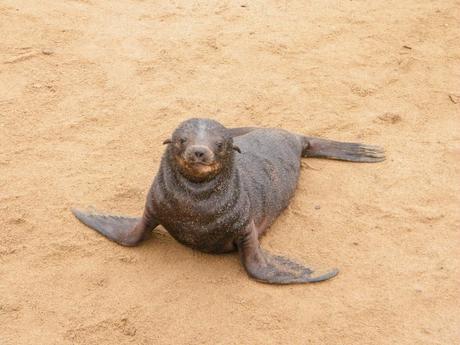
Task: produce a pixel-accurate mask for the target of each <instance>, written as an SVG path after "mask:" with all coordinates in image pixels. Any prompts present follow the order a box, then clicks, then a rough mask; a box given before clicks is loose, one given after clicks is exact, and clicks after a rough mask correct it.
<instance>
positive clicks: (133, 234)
mask: <svg viewBox="0 0 460 345" xmlns="http://www.w3.org/2000/svg"><path fill="white" fill-rule="evenodd" d="M72 213H73V214H74V216H75V217H77V219H78V220H79V221H80V222H82V223H83V224H85V225H86V226H89V227H90V228H91V229H94V230H96V231H97V232H99V233H100V234H102V235H104V236H105V237H107V238H108V239H109V240H111V241H114V242H117V243H118V244H121V245H123V246H129V247H131V246H135V245H137V244H139V243H140V242H141V241H142V240H143V239H144V238H145V236H146V235H147V234H148V232H149V231H151V230H153V228H154V227H155V226H157V225H158V223H156V222H153V221H148V220H147V218H146V217H145V216H144V217H143V218H133V217H120V216H111V215H102V214H96V213H89V212H83V211H80V210H77V209H74V208H73V209H72Z"/></svg>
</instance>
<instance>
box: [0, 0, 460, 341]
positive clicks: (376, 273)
mask: <svg viewBox="0 0 460 345" xmlns="http://www.w3.org/2000/svg"><path fill="white" fill-rule="evenodd" d="M459 22H460V2H459V1H450V0H438V1H416V0H404V1H371V0H360V1H330V0H326V1H290V0H285V1H272V0H268V1H245V0H238V1H219V2H210V3H207V4H206V3H204V2H201V1H200V2H199V1H172V2H168V1H163V2H160V1H148V0H145V1H141V0H138V1H136V0H117V1H96V0H86V1H85V0H81V1H76V0H65V1H52V0H41V1H25V0H15V1H13V0H3V1H1V3H0V35H1V38H0V147H1V150H0V214H1V217H0V228H1V232H0V344H2V345H10V344H128V343H129V344H411V345H414V344H443V345H444V344H458V343H459V341H460V340H459V339H460V334H459V329H460V313H459V308H460V293H459V289H460V260H459V258H460V251H459V248H460V234H459V228H460V220H459V206H460V204H459V203H460V200H459V196H460V183H459V182H460V167H459V159H460V154H459V153H460V131H459V130H460V119H459V114H460V44H459V42H460V29H459ZM191 116H200V117H212V118H215V119H218V120H219V121H221V122H222V123H224V124H226V125H228V126H247V125H250V126H254V125H258V126H274V127H283V128H286V129H289V130H292V131H296V132H299V133H305V134H309V135H317V136H322V137H327V138H333V139H339V140H358V141H362V142H365V143H371V144H378V145H382V146H384V147H385V148H386V150H387V154H388V159H387V161H385V162H383V163H380V164H352V163H344V162H334V161H327V160H309V161H308V165H310V166H312V167H314V168H315V169H317V170H313V169H310V168H309V167H308V166H307V165H306V164H303V168H302V176H301V179H300V181H299V187H298V190H297V194H296V196H295V198H294V199H293V201H292V203H291V206H290V207H289V209H288V210H286V212H285V213H284V214H283V215H282V216H281V217H280V219H279V220H278V221H277V222H276V223H275V225H274V226H273V227H272V229H271V230H270V231H269V233H268V234H267V235H266V236H265V237H264V239H263V240H262V245H263V246H264V247H265V248H267V249H269V250H271V251H273V252H277V253H283V254H286V255H289V256H291V257H293V258H297V259H298V260H300V261H302V262H305V263H308V264H312V265H316V266H321V267H329V266H336V267H339V268H340V269H341V274H340V275H339V276H338V277H337V278H336V279H334V280H331V281H328V282H325V283H321V284H316V285H315V284H313V285H304V286H284V287H279V286H269V285H264V284H260V283H257V282H254V281H251V280H250V279H248V277H247V276H246V274H245V272H244V270H243V268H242V267H241V266H240V265H239V263H238V258H237V256H236V255H234V254H230V255H223V256H213V255H205V254H201V253H198V252H195V251H192V250H190V249H188V248H185V247H183V246H181V245H180V244H178V243H176V242H175V241H174V240H173V239H172V238H171V237H170V236H169V235H167V234H166V233H165V231H164V229H162V228H160V229H159V230H158V231H157V232H156V233H155V234H154V235H153V237H152V239H150V240H149V241H147V242H145V243H143V244H142V245H141V246H139V247H136V248H123V247H121V246H117V245H115V244H113V243H111V242H109V241H107V240H106V239H104V238H103V237H101V236H99V235H98V234H96V233H95V232H94V231H92V230H90V229H88V228H86V227H84V226H83V225H82V224H80V223H79V222H78V221H77V220H76V219H74V218H73V216H72V215H71V213H70V212H69V208H70V207H71V206H88V205H94V206H95V207H97V208H98V209H101V210H106V211H111V212H113V213H119V214H128V215H140V213H141V212H142V207H143V204H144V198H145V195H146V192H147V190H148V187H149V185H150V183H151V180H152V178H153V176H154V175H155V173H156V170H157V168H158V164H159V159H160V157H161V154H162V151H163V148H164V147H163V146H162V145H161V142H162V141H163V140H164V139H166V138H167V137H168V135H169V133H171V131H172V130H173V129H174V128H175V127H176V126H177V124H178V123H179V122H180V121H182V120H184V119H186V118H188V117H191ZM317 205H319V206H320V209H317V207H316V206H317Z"/></svg>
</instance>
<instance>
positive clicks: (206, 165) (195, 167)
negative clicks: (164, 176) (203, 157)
mask: <svg viewBox="0 0 460 345" xmlns="http://www.w3.org/2000/svg"><path fill="white" fill-rule="evenodd" d="M176 162H177V165H178V166H179V167H180V168H181V170H182V171H185V172H186V173H187V175H190V176H195V177H199V178H201V177H207V176H209V175H212V174H214V173H216V172H218V171H219V169H220V164H219V163H218V162H216V161H212V162H203V161H195V160H189V159H185V158H184V157H181V156H176Z"/></svg>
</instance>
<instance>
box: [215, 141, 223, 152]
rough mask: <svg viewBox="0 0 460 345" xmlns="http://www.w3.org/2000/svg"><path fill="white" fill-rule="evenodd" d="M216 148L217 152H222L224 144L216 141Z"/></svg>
mask: <svg viewBox="0 0 460 345" xmlns="http://www.w3.org/2000/svg"><path fill="white" fill-rule="evenodd" d="M216 146H217V148H218V149H219V150H222V148H223V147H224V143H223V142H222V141H218V142H217V143H216Z"/></svg>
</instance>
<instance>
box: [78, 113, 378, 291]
mask: <svg viewBox="0 0 460 345" xmlns="http://www.w3.org/2000/svg"><path fill="white" fill-rule="evenodd" d="M164 144H165V145H167V147H166V150H165V152H164V154H163V157H162V159H161V164H160V167H159V171H158V173H157V175H156V177H155V179H154V181H153V184H152V186H151V188H150V190H149V192H148V195H147V200H146V203H145V208H144V212H143V216H142V217H140V218H131V217H120V216H111V215H102V214H95V213H90V212H85V211H81V210H78V209H72V212H73V214H74V215H75V216H76V217H77V218H78V219H79V220H80V221H81V222H82V223H84V224H85V225H87V226H89V227H90V228H92V229H95V230H96V231H98V232H99V233H101V234H102V235H104V236H106V237H107V238H108V239H110V240H112V241H115V242H117V243H119V244H121V245H124V246H135V245H137V244H139V243H140V242H141V241H142V240H143V239H145V238H146V237H147V236H148V234H149V233H151V231H152V230H153V229H154V228H155V227H156V226H158V225H159V224H161V225H162V226H163V227H164V228H165V229H166V230H167V231H168V232H169V233H170V234H171V236H172V237H174V238H175V239H176V240H177V241H179V242H180V243H182V244H184V245H186V246H189V247H192V248H194V249H196V250H200V251H203V252H207V253H226V252H231V251H238V252H239V255H240V259H241V262H242V264H243V266H244V268H245V270H246V272H247V273H248V275H249V276H250V277H252V278H253V279H255V280H258V281H260V282H264V283H272V284H293V283H311V282H319V281H323V280H326V279H329V278H332V277H334V276H335V275H336V274H337V273H338V270H337V269H331V270H327V271H325V272H322V273H318V272H315V271H313V270H312V269H310V268H308V267H306V266H304V265H301V264H299V263H297V262H294V261H293V260H291V259H288V258H286V257H284V256H279V255H273V254H271V253H269V252H267V251H266V250H264V249H262V248H261V247H260V243H259V238H260V236H261V235H262V234H263V233H264V232H265V231H266V230H267V228H269V227H270V225H271V224H272V223H273V222H274V221H275V219H276V218H277V217H278V216H279V215H280V213H281V212H282V211H283V210H284V209H285V208H286V207H287V206H288V204H289V201H290V199H291V198H292V196H293V195H294V191H295V189H296V186H297V180H298V177H299V172H300V160H301V158H302V157H322V158H330V159H338V160H344V161H352V162H380V161H382V160H384V159H385V156H384V152H383V150H382V149H381V148H379V147H377V146H370V145H363V144H357V143H344V142H338V141H332V140H326V139H320V138H315V137H306V136H303V135H299V134H294V133H290V132H288V131H285V130H282V129H273V128H272V129H269V128H254V127H243V128H226V127H224V126H223V125H222V124H220V123H219V122H217V121H214V120H210V119H198V118H193V119H189V120H187V121H184V122H183V123H181V124H180V125H179V126H178V127H177V129H176V130H175V131H174V132H173V134H172V136H171V137H170V138H169V139H167V140H165V141H164Z"/></svg>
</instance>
